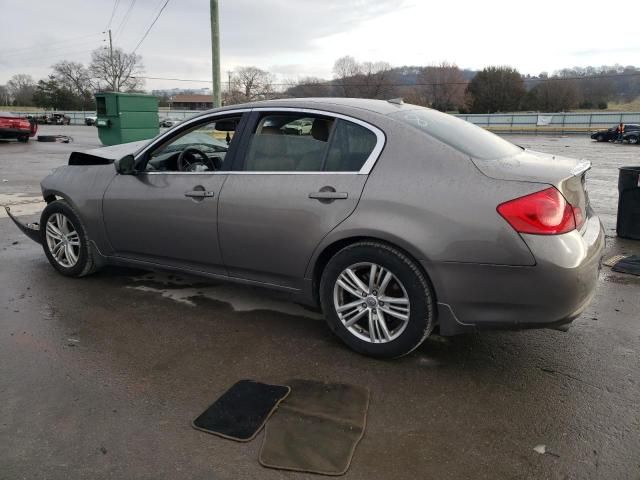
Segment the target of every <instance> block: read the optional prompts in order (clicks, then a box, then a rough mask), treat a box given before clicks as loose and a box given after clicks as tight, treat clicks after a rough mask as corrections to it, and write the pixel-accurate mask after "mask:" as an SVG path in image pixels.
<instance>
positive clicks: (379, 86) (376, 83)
mask: <svg viewBox="0 0 640 480" xmlns="http://www.w3.org/2000/svg"><path fill="white" fill-rule="evenodd" d="M359 70H360V72H359V74H358V75H356V76H355V80H357V81H358V84H357V87H358V88H357V91H358V93H359V95H358V96H360V97H364V98H378V99H384V98H389V96H390V93H391V90H392V81H393V79H392V78H391V65H389V63H388V62H364V63H362V64H360V68H359Z"/></svg>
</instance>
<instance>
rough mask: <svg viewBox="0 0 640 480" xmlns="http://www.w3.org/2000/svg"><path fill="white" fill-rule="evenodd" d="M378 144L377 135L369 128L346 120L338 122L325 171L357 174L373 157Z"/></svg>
mask: <svg viewBox="0 0 640 480" xmlns="http://www.w3.org/2000/svg"><path fill="white" fill-rule="evenodd" d="M376 142H377V138H376V134H375V133H373V132H372V131H371V130H369V129H368V128H365V127H363V126H361V125H357V124H355V123H352V122H348V121H346V120H338V121H337V125H336V129H335V132H334V135H333V139H332V142H331V147H330V148H329V155H328V156H327V162H326V165H325V170H326V171H328V172H357V171H358V170H360V169H361V168H362V165H364V162H366V161H367V158H369V155H371V152H372V151H373V149H374V148H375V146H376Z"/></svg>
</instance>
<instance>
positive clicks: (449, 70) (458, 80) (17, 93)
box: [0, 49, 640, 113]
mask: <svg viewBox="0 0 640 480" xmlns="http://www.w3.org/2000/svg"><path fill="white" fill-rule="evenodd" d="M143 72H144V68H143V65H142V58H141V57H140V56H139V55H135V54H128V53H125V52H124V51H122V50H121V49H114V50H113V51H110V50H108V49H98V50H96V51H94V52H93V53H92V58H91V63H90V64H89V65H88V66H85V65H83V64H81V63H77V62H69V61H62V62H58V63H56V64H55V65H53V66H52V73H51V74H50V75H49V76H48V77H47V78H46V79H42V80H39V81H38V82H37V83H36V82H35V81H34V80H33V79H32V78H31V77H30V76H28V75H22V74H19V75H14V76H13V77H12V78H11V80H9V81H8V82H7V84H6V85H0V105H2V104H4V105H16V106H31V105H34V106H37V107H42V108H47V109H62V110H81V109H87V110H89V109H93V108H94V99H93V95H94V93H95V92H98V91H116V92H119V91H125V92H136V91H141V89H142V88H143V86H144V80H143V78H142V77H141V75H142V74H143ZM226 80H227V81H226V82H225V83H226V88H224V90H223V92H222V99H223V103H224V104H225V105H231V104H237V103H243V102H248V101H255V100H267V99H273V98H282V97H360V98H376V99H389V98H395V97H402V98H403V99H404V100H405V101H406V102H408V103H413V104H417V105H424V106H428V107H431V108H435V109H437V110H441V111H449V112H460V113H496V112H513V111H545V112H552V111H569V110H574V109H578V108H580V109H606V108H607V105H608V103H609V102H610V101H614V100H615V101H621V102H623V101H631V100H633V99H635V98H636V97H638V96H640V68H637V67H634V66H627V67H622V66H619V65H615V66H602V67H586V68H572V69H569V68H566V69H562V70H559V71H557V72H554V73H553V74H548V73H547V72H542V73H540V74H539V75H536V76H531V75H526V76H525V75H522V74H521V73H520V72H518V71H517V70H516V69H514V68H512V67H507V66H488V67H486V68H484V69H482V70H481V71H473V70H465V69H461V68H459V67H458V66H457V65H455V64H453V63H448V62H442V63H440V64H437V65H430V66H403V67H395V68H394V67H392V66H391V65H390V64H389V63H387V62H370V61H364V62H359V61H357V60H356V59H355V58H354V57H351V56H344V57H341V58H339V59H337V60H336V61H335V63H334V65H333V76H332V78H330V79H323V78H317V77H306V78H302V79H297V80H287V81H278V80H277V79H276V77H275V75H273V74H272V73H270V72H268V71H266V70H262V69H260V68H258V67H254V66H248V67H239V68H236V69H235V70H234V71H232V72H230V73H229V76H228V77H227V79H226ZM169 100H170V99H169V98H161V99H160V101H161V105H168V104H169Z"/></svg>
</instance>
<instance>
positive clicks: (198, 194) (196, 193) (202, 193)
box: [184, 190, 214, 198]
mask: <svg viewBox="0 0 640 480" xmlns="http://www.w3.org/2000/svg"><path fill="white" fill-rule="evenodd" d="M184 196H185V197H190V198H207V197H213V196H214V193H213V192H209V191H206V190H191V191H190V192H185V194H184Z"/></svg>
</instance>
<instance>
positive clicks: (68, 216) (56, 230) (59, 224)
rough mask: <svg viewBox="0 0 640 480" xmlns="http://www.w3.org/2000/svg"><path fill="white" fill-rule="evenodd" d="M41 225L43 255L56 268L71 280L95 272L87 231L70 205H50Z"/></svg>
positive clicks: (57, 203) (43, 213)
mask: <svg viewBox="0 0 640 480" xmlns="http://www.w3.org/2000/svg"><path fill="white" fill-rule="evenodd" d="M40 225H41V227H40V228H41V232H42V246H43V248H44V253H45V255H46V256H47V259H48V260H49V263H51V265H52V266H53V268H55V269H56V270H57V271H58V272H60V273H61V274H62V275H65V276H68V277H82V276H85V275H89V274H90V273H93V272H94V271H95V270H96V268H95V263H94V261H93V256H92V253H91V249H90V248H89V238H88V237H87V233H86V230H85V228H84V226H83V225H82V222H81V221H80V217H79V216H78V215H77V214H76V212H75V211H74V210H73V208H71V206H69V204H67V203H66V202H65V201H63V200H56V201H54V202H51V203H50V204H49V205H47V207H46V208H45V209H44V211H43V212H42V216H41V218H40Z"/></svg>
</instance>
